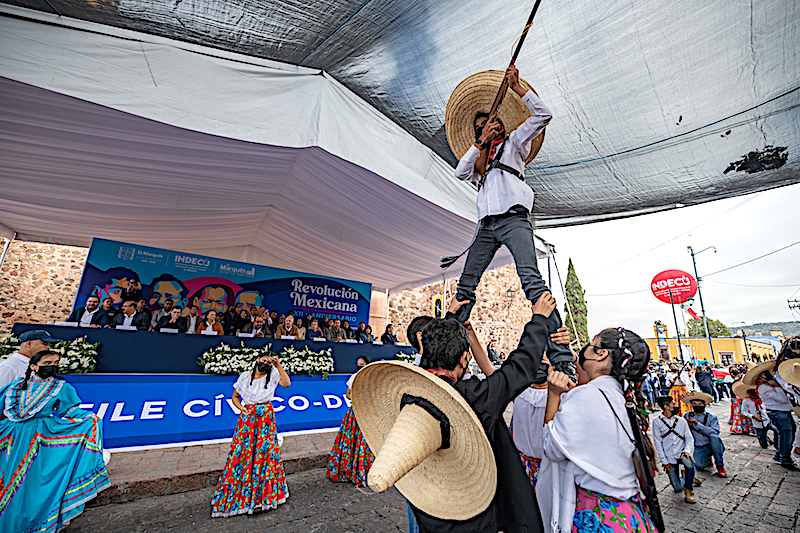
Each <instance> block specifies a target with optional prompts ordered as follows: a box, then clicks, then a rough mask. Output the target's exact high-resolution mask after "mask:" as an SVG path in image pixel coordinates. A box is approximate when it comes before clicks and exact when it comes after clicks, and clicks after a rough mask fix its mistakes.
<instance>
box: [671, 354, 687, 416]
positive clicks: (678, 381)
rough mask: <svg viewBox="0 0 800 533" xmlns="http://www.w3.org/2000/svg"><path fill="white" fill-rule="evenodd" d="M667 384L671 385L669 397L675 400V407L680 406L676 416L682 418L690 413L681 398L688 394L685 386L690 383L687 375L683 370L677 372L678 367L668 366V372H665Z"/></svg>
mask: <svg viewBox="0 0 800 533" xmlns="http://www.w3.org/2000/svg"><path fill="white" fill-rule="evenodd" d="M667 383H671V387H670V389H669V395H670V397H672V399H673V400H675V405H676V406H680V413H679V414H678V416H683V415H685V414H686V413H688V412H689V411H691V409H690V408H689V406H687V405H686V404H685V403H683V397H684V396H686V395H687V394H689V389H688V387H687V385H688V384H689V383H691V379H690V378H689V373H688V372H686V371H685V370H681V372H678V367H677V366H676V365H669V372H667Z"/></svg>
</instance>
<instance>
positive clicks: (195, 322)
mask: <svg viewBox="0 0 800 533" xmlns="http://www.w3.org/2000/svg"><path fill="white" fill-rule="evenodd" d="M198 311H199V309H198V308H197V306H196V305H193V306H192V307H191V308H190V309H189V316H187V317H186V333H187V334H189V335H194V332H195V331H197V326H199V325H200V321H201V320H202V319H201V318H200V315H198V314H197V313H198Z"/></svg>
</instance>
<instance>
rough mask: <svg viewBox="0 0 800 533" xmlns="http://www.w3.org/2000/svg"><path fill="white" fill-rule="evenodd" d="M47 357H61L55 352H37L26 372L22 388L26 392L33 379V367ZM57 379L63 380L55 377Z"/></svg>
mask: <svg viewBox="0 0 800 533" xmlns="http://www.w3.org/2000/svg"><path fill="white" fill-rule="evenodd" d="M46 355H59V356H60V355H61V354H59V353H58V352H56V351H54V350H42V351H41V352H36V353H35V354H34V355H32V356H31V359H30V361H29V362H28V368H27V369H26V370H25V379H24V380H23V381H22V386H21V387H20V389H22V390H26V389H27V388H28V381H30V379H31V374H32V373H33V369H32V368H31V365H38V364H39V361H41V360H42V359H43V358H44V357H45V356H46ZM55 378H56V379H61V378H60V377H58V376H55Z"/></svg>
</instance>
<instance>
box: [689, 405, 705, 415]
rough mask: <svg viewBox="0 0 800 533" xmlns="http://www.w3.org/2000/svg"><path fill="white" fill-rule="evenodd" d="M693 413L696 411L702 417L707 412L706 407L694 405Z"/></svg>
mask: <svg viewBox="0 0 800 533" xmlns="http://www.w3.org/2000/svg"><path fill="white" fill-rule="evenodd" d="M692 411H694V412H695V413H697V414H698V415H702V414H703V413H705V411H706V406H705V405H693V406H692Z"/></svg>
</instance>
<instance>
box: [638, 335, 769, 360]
mask: <svg viewBox="0 0 800 533" xmlns="http://www.w3.org/2000/svg"><path fill="white" fill-rule="evenodd" d="M645 342H647V345H648V346H649V347H650V353H652V354H653V355H652V357H653V360H655V361H659V360H664V361H670V360H675V361H680V360H681V358H680V354H679V351H678V339H676V338H674V337H673V338H667V339H665V338H663V337H661V338H659V339H645ZM681 344H682V345H683V352H684V353H689V352H691V354H692V357H693V358H697V359H698V360H700V359H702V360H704V361H709V362H713V363H722V364H724V365H729V364H732V363H744V362H745V360H746V359H748V360H750V361H756V362H761V361H768V360H770V359H773V358H775V350H774V349H773V347H772V345H771V344H769V343H764V342H759V341H754V340H750V339H747V347H745V342H744V340H743V339H741V338H739V337H714V338H712V339H711V344H713V346H714V359H713V360H712V359H711V354H710V353H709V349H708V341H707V340H706V339H705V337H689V338H686V337H681Z"/></svg>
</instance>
